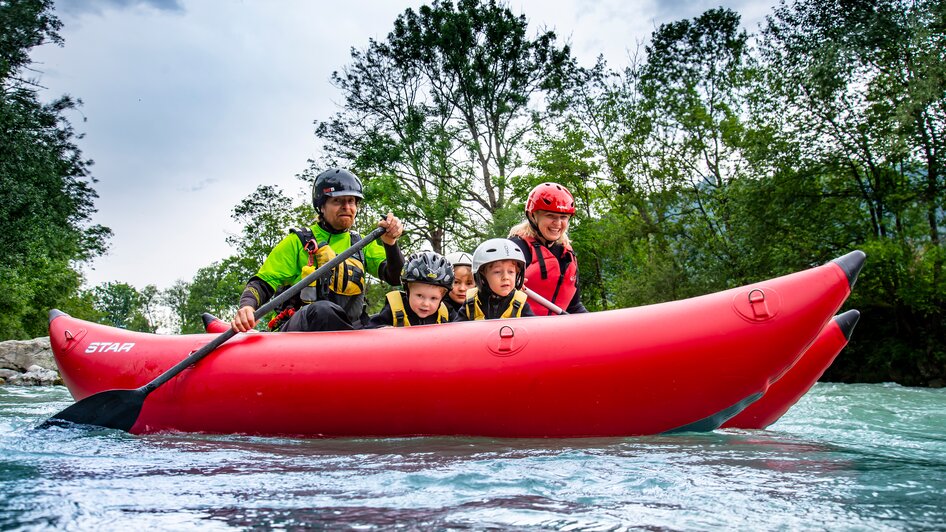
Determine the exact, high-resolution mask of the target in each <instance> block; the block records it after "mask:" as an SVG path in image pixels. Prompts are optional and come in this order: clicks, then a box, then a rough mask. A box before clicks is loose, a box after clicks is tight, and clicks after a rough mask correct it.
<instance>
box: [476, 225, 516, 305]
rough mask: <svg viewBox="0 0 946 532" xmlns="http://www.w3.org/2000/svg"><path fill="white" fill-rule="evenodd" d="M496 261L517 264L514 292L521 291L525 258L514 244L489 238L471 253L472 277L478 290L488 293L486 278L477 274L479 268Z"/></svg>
mask: <svg viewBox="0 0 946 532" xmlns="http://www.w3.org/2000/svg"><path fill="white" fill-rule="evenodd" d="M497 260H514V261H516V262H518V263H519V274H518V275H516V290H521V289H522V283H523V281H524V280H525V270H526V256H525V255H523V254H522V250H521V249H519V246H517V245H516V243H515V242H513V241H512V240H508V239H505V238H491V239H489V240H487V241H486V242H483V243H482V244H480V245H479V246H477V247H476V251H474V252H473V277H474V279H476V285H477V286H478V287H479V289H480V290H482V291H484V292H487V293H488V291H489V284H487V282H486V278H485V277H483V274H482V273H480V272H479V269H480V267H481V266H483V265H484V264H489V263H490V262H496V261H497Z"/></svg>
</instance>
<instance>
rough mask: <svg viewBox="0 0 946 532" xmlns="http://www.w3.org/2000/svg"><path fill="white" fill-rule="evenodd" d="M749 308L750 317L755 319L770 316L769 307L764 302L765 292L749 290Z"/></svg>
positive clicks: (759, 289) (754, 289) (755, 289)
mask: <svg viewBox="0 0 946 532" xmlns="http://www.w3.org/2000/svg"><path fill="white" fill-rule="evenodd" d="M749 306H750V307H752V315H753V317H754V318H756V319H765V318H768V317H769V316H771V314H770V313H769V306H768V304H766V302H765V291H763V290H762V289H761V288H753V289H752V290H749Z"/></svg>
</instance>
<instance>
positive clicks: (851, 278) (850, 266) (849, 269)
mask: <svg viewBox="0 0 946 532" xmlns="http://www.w3.org/2000/svg"><path fill="white" fill-rule="evenodd" d="M866 259H867V254H866V253H864V252H863V251H861V250H859V249H855V250H854V251H852V252H850V253H848V254H847V255H844V256H842V257H838V258H836V259H834V260H833V261H831V262H833V263H835V264H837V265H838V266H840V267H841V270H843V271H844V275H846V276H847V282H848V285H849V286H850V287H851V288H854V282H855V281H857V274H858V273H860V271H861V268H863V267H864V261H865V260H866Z"/></svg>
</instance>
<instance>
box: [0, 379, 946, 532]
mask: <svg viewBox="0 0 946 532" xmlns="http://www.w3.org/2000/svg"><path fill="white" fill-rule="evenodd" d="M70 403H71V400H70V397H69V394H68V392H67V391H66V390H65V388H62V387H51V388H16V387H0V529H44V528H55V529H83V530H84V529H110V530H111V529H122V528H133V529H136V530H138V529H143V528H146V527H147V528H150V529H154V530H186V529H196V528H200V529H202V530H215V529H244V528H298V527H303V526H314V527H317V528H373V527H379V528H395V527H403V528H407V529H431V528H432V529H454V528H472V529H483V528H494V529H495V528H499V529H534V528H539V529H553V530H622V529H628V528H647V529H662V530H706V529H731V528H733V527H735V528H738V529H743V530H751V529H754V530H758V529H763V530H786V529H831V530H904V529H911V530H933V529H938V530H942V529H946V389H941V390H931V389H918V388H904V387H900V386H897V385H879V384H874V385H842V384H818V385H816V386H815V388H813V389H812V391H811V392H809V393H808V395H806V396H805V397H804V398H802V400H801V401H800V402H799V403H798V404H797V405H795V407H794V408H792V409H791V410H790V411H789V412H788V414H786V415H785V417H784V418H782V419H781V420H780V421H779V422H778V423H776V424H775V425H773V426H772V427H770V428H769V429H768V430H764V431H748V430H726V431H717V432H713V433H707V434H678V435H672V436H655V437H641V438H608V439H571V440H495V439H482V438H407V439H380V440H369V439H344V440H296V439H276V438H271V439H269V438H250V437H241V436H203V435H182V434H168V435H158V436H144V437H137V436H130V435H128V434H125V433H121V432H116V431H108V430H89V431H77V430H64V429H58V428H57V429H48V430H36V429H34V428H33V427H34V426H35V425H37V424H38V423H40V422H41V421H42V420H44V419H45V418H46V417H48V416H49V415H51V414H54V413H55V412H58V411H59V410H61V409H62V408H64V407H66V406H68V405H69V404H70Z"/></svg>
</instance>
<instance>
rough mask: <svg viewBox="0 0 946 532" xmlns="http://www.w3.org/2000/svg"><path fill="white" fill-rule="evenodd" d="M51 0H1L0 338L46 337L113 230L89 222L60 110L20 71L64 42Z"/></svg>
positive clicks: (82, 168) (68, 103) (88, 200)
mask: <svg viewBox="0 0 946 532" xmlns="http://www.w3.org/2000/svg"><path fill="white" fill-rule="evenodd" d="M60 25H61V24H60V22H59V20H58V19H56V17H55V16H53V15H52V2H50V1H40V0H36V1H26V0H24V1H10V2H0V138H2V139H3V140H2V142H0V339H8V338H27V337H33V336H41V335H43V334H45V331H46V328H47V318H46V315H47V312H48V310H49V309H50V308H53V307H60V306H68V305H69V303H70V302H72V301H75V300H76V297H77V291H78V289H79V286H80V284H81V281H82V278H81V275H80V274H79V273H78V271H77V270H76V268H77V266H78V265H79V264H80V263H81V262H83V261H86V260H88V259H91V258H93V257H95V256H98V255H100V254H102V253H103V252H104V251H105V247H106V242H107V239H108V237H109V236H110V235H111V231H110V230H109V229H107V228H105V227H102V226H98V225H90V224H89V220H90V217H91V216H92V214H93V213H94V212H95V208H94V200H95V198H96V197H97V195H96V193H95V191H94V190H93V188H92V183H93V182H94V180H93V179H92V178H91V177H90V175H89V167H90V165H91V161H88V160H85V159H83V158H82V154H81V152H80V151H79V149H78V147H77V146H76V145H75V140H76V138H77V135H76V133H75V132H74V130H73V128H72V126H71V125H70V123H69V121H68V120H67V119H66V114H67V113H68V112H69V111H71V110H74V109H76V108H77V106H78V105H79V103H80V102H78V101H76V100H73V99H72V98H70V97H62V98H59V99H57V100H55V101H53V102H51V103H48V104H43V103H41V102H40V101H39V100H38V99H37V95H36V92H35V85H34V84H33V83H32V82H30V81H29V80H27V79H24V78H23V77H21V76H22V74H23V73H24V72H25V71H27V68H28V66H29V64H30V61H29V52H30V49H32V48H33V47H34V46H38V45H40V44H43V43H46V42H53V43H57V44H61V42H62V41H61V39H60V37H59V35H58V33H57V32H58V30H59V28H60Z"/></svg>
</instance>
